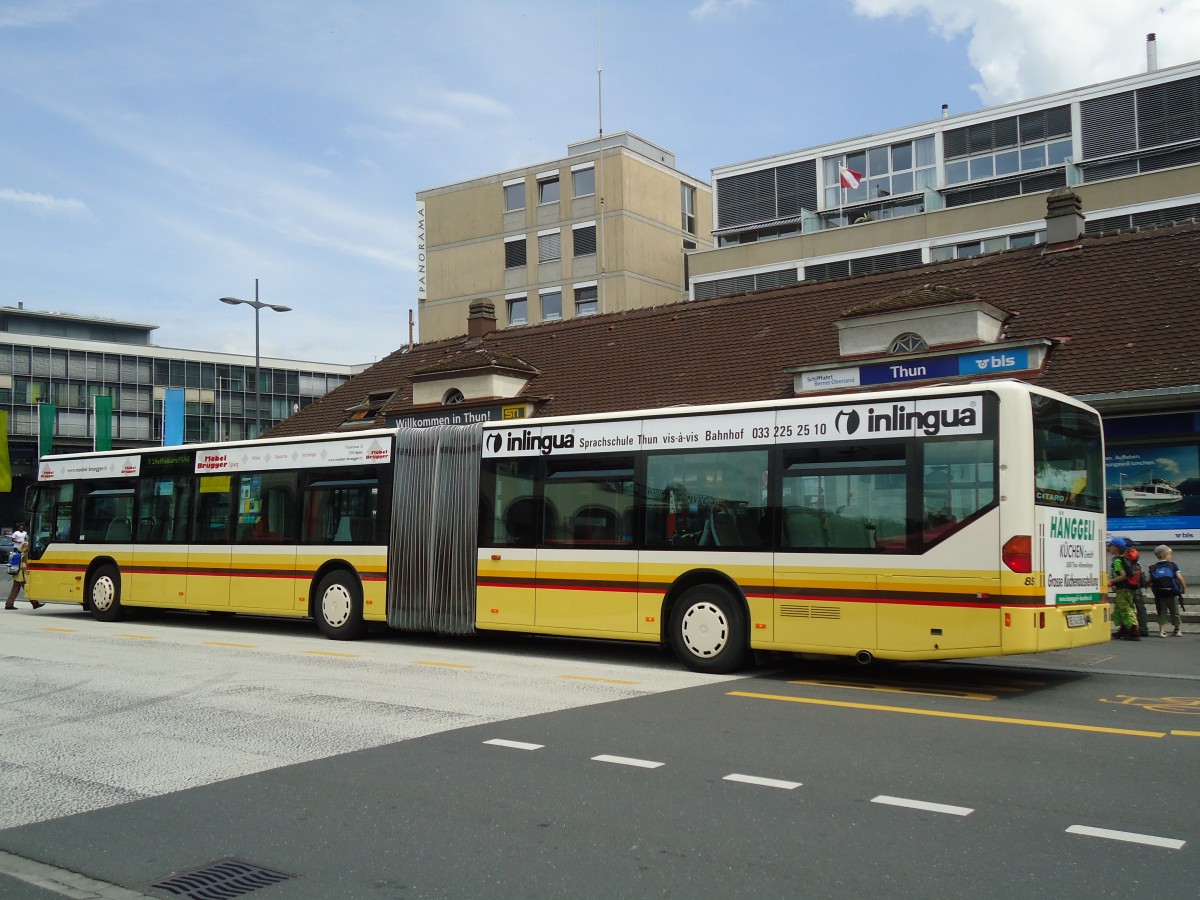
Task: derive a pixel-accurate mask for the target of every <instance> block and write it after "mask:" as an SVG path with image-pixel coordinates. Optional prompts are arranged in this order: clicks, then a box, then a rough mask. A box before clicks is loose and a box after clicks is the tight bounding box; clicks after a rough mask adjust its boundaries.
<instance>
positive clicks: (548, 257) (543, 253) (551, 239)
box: [538, 229, 562, 263]
mask: <svg viewBox="0 0 1200 900" xmlns="http://www.w3.org/2000/svg"><path fill="white" fill-rule="evenodd" d="M559 259H562V235H561V234H560V233H559V231H558V230H557V229H555V230H554V231H548V232H546V233H544V234H539V235H538V262H540V263H548V262H554V261H555V260H559Z"/></svg>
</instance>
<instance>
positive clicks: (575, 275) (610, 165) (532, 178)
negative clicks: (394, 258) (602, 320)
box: [417, 132, 713, 342]
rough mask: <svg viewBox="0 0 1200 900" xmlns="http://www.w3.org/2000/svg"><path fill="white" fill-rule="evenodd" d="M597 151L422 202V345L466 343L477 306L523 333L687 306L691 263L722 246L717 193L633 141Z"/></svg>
mask: <svg viewBox="0 0 1200 900" xmlns="http://www.w3.org/2000/svg"><path fill="white" fill-rule="evenodd" d="M598 151H599V139H598V138H593V139H592V140H589V141H581V142H579V143H575V144H570V145H568V147H567V155H566V156H565V157H564V158H562V159H557V160H554V161H552V162H546V163H541V164H538V165H533V166H528V167H525V168H521V169H515V170H513V171H509V172H502V173H499V174H496V175H489V176H487V177H484V178H477V179H474V180H471V181H463V182H459V183H458V184H451V185H446V186H445V187H438V188H431V189H429V190H425V191H421V192H419V193H418V194H417V223H418V241H419V244H418V260H419V265H420V271H419V273H418V306H417V308H418V326H419V330H420V338H421V341H422V342H428V341H435V340H440V339H442V338H447V337H453V336H455V335H460V334H464V333H465V332H466V329H467V314H468V309H469V306H470V303H471V301H473V300H477V299H488V300H491V301H492V302H493V303H494V305H495V308H496V314H497V318H498V320H499V325H500V327H501V328H513V327H520V326H524V325H533V324H537V323H540V322H552V321H559V320H562V319H570V318H572V317H576V316H587V315H593V314H596V313H602V312H615V311H617V310H623V309H636V308H639V307H645V306H657V305H660V304H663V303H673V302H678V301H679V300H682V299H685V298H686V297H687V296H688V288H687V285H688V278H687V259H688V256H687V254H688V253H689V252H690V251H695V250H706V249H711V248H712V246H713V243H712V209H713V204H712V194H711V190H710V188H709V186H708V185H707V184H706V183H705V182H703V181H700V180H699V179H696V178H693V177H692V176H690V175H686V174H684V173H683V172H680V171H679V170H678V169H676V168H675V156H674V154H673V153H671V152H670V151H668V150H664V149H663V148H661V147H658V146H656V145H654V144H652V143H650V142H649V141H647V140H645V139H643V138H640V137H638V136H637V135H634V134H631V133H629V132H619V133H617V134H613V135H606V136H605V137H604V152H603V154H601V153H599V152H598ZM597 188H599V190H598V189H597Z"/></svg>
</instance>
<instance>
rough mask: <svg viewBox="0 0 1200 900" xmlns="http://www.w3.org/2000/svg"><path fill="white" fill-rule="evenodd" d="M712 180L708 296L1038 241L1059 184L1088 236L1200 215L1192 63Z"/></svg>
mask: <svg viewBox="0 0 1200 900" xmlns="http://www.w3.org/2000/svg"><path fill="white" fill-rule="evenodd" d="M1150 38H1151V40H1150V41H1148V44H1147V71H1145V72H1143V73H1140V74H1137V75H1133V76H1131V77H1127V78H1123V79H1119V80H1116V81H1109V82H1105V83H1103V84H1097V85H1092V86H1089V87H1083V88H1077V89H1073V90H1069V91H1063V92H1061V93H1057V94H1052V95H1048V96H1044V97H1039V98H1036V99H1032V100H1025V101H1020V102H1017V103H1009V104H1006V105H1003V106H996V107H991V108H989V109H984V110H980V111H978V112H972V113H965V114H961V115H951V114H950V111H949V110H946V109H944V108H943V111H942V117H941V118H938V119H934V120H932V121H928V122H923V123H921V124H918V125H912V126H909V127H905V128H898V129H895V130H892V131H886V132H880V133H878V134H873V135H869V136H866V137H857V138H851V139H848V140H843V141H837V142H835V143H831V144H826V145H823V146H820V147H813V148H809V149H807V150H800V151H795V152H791V153H783V154H780V155H777V156H772V157H768V158H764V159H759V160H753V161H750V162H745V163H739V164H737V165H730V166H724V167H721V168H717V169H714V170H713V173H712V174H713V195H714V219H715V227H714V239H715V242H716V245H717V246H716V248H715V249H713V250H711V251H707V252H697V253H693V254H691V255H690V258H689V271H690V277H691V285H690V288H691V292H690V293H691V297H692V298H693V299H705V298H709V297H716V296H722V295H727V294H736V293H745V292H748V291H754V290H762V289H766V288H774V287H781V286H784V285H787V284H792V283H795V282H802V281H824V280H827V279H830V278H837V277H843V276H847V275H864V274H868V273H871V272H882V271H887V270H890V269H898V268H904V267H907V266H916V265H920V264H922V263H930V262H939V261H943V260H950V259H963V258H967V257H972V256H976V255H979V254H982V253H990V252H995V251H1000V250H1009V249H1017V248H1021V247H1028V246H1033V245H1036V244H1039V243H1042V242H1043V241H1045V223H1044V221H1043V219H1044V216H1045V213H1046V200H1047V195H1048V194H1049V192H1050V191H1052V190H1054V189H1055V188H1060V187H1070V188H1071V189H1072V190H1073V191H1075V193H1076V194H1078V196H1079V198H1080V200H1081V201H1082V206H1083V211H1084V213H1085V215H1086V223H1087V224H1086V228H1087V231H1088V232H1089V233H1099V232H1103V231H1110V230H1116V229H1126V228H1130V227H1146V226H1152V225H1159V224H1163V223H1167V222H1174V221H1183V220H1187V219H1192V218H1195V217H1197V216H1200V62H1196V63H1189V64H1187V65H1182V66H1175V67H1172V68H1169V69H1161V70H1160V69H1157V67H1156V65H1155V62H1154V52H1155V49H1154V43H1153V40H1152V38H1153V36H1150Z"/></svg>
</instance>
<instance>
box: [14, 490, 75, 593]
mask: <svg viewBox="0 0 1200 900" xmlns="http://www.w3.org/2000/svg"><path fill="white" fill-rule="evenodd" d="M30 493H31V498H30V500H29V501H28V502H27V503H26V507H27V508H28V509H29V510H30V511H31V513H32V518H31V519H30V521H29V547H30V552H29V573H30V574H29V581H28V582H27V583H26V585H25V596H26V597H28V598H29V599H30V600H74V601H75V602H80V601H81V600H82V599H83V579H82V577H81V576H80V574H79V573H80V572H81V571H82V568H83V567H84V566H86V565H87V562H88V559H89V558H90V557H88V556H87V555H85V554H83V553H81V552H78V551H76V550H74V549H73V548H72V546H71V544H72V543H73V542H74V541H75V540H77V537H78V536H77V534H76V532H75V528H74V513H75V508H76V507H75V494H76V485H75V483H74V482H69V481H68V482H46V483H44V484H38V485H35V486H34V487H33V488H31V489H30Z"/></svg>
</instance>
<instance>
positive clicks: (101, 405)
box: [93, 394, 113, 450]
mask: <svg viewBox="0 0 1200 900" xmlns="http://www.w3.org/2000/svg"><path fill="white" fill-rule="evenodd" d="M112 424H113V416H112V397H109V396H107V395H106V394H97V395H96V444H95V446H94V447H93V449H94V450H111V449H112Z"/></svg>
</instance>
